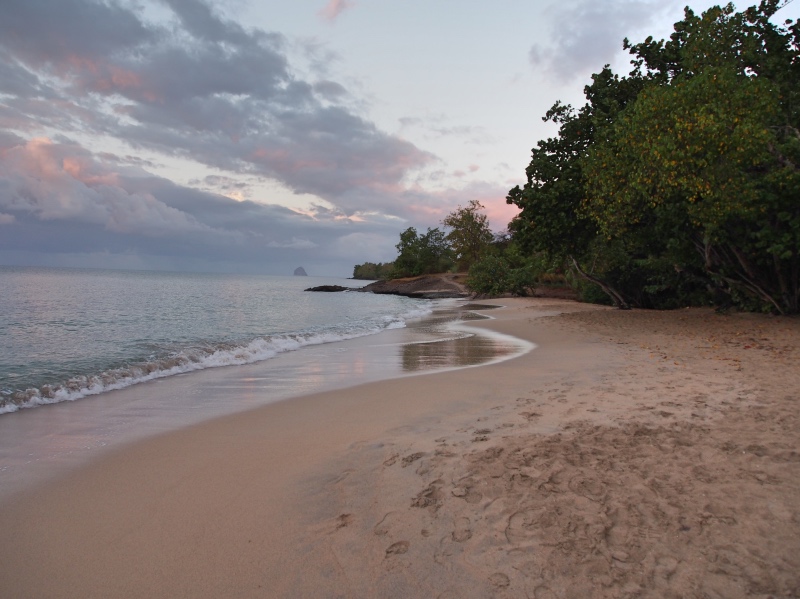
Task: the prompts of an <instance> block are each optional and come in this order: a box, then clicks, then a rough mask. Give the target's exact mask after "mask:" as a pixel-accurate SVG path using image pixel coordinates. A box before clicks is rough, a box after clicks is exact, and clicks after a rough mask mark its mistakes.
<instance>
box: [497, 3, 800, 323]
mask: <svg viewBox="0 0 800 599" xmlns="http://www.w3.org/2000/svg"><path fill="white" fill-rule="evenodd" d="M779 9H780V3H779V0H762V1H761V2H760V4H759V5H758V6H753V7H750V8H748V9H747V10H745V11H742V12H735V10H734V8H733V6H732V5H727V6H725V7H722V8H721V7H712V8H711V9H709V10H708V11H706V12H704V13H703V14H702V15H700V16H698V15H696V14H695V13H693V12H692V11H691V10H689V9H687V10H686V12H685V16H684V19H683V20H682V21H680V22H679V23H676V24H675V31H674V33H673V34H672V36H671V37H670V39H669V40H667V41H663V40H662V41H654V40H653V39H652V38H647V39H646V40H645V41H644V42H643V43H640V44H636V45H631V44H630V43H629V42H628V40H625V42H624V47H625V48H627V49H628V50H629V51H630V53H631V54H632V56H633V60H632V64H633V70H632V71H631V73H630V75H629V76H627V77H618V76H616V75H614V74H613V73H611V71H610V70H609V69H608V67H606V68H605V69H604V70H603V71H602V72H601V73H599V74H596V75H594V76H593V83H592V85H591V86H588V87H587V88H586V89H585V93H586V98H587V104H586V105H585V106H584V107H583V108H581V109H580V110H577V111H575V110H573V109H572V108H570V107H569V106H564V105H561V104H559V103H557V104H556V105H555V106H554V107H553V108H552V109H551V110H550V111H549V112H548V113H547V115H546V116H545V120H550V121H553V122H555V123H557V124H559V131H558V136H557V137H555V138H552V139H548V140H546V141H543V142H539V144H538V146H537V147H536V148H534V150H533V151H532V160H531V163H530V165H529V166H528V169H526V175H527V183H526V184H525V186H524V187H523V188H519V187H515V188H514V189H512V190H511V191H510V192H509V195H508V197H507V201H508V202H509V203H513V204H516V205H518V206H519V207H520V208H521V209H522V211H521V212H520V214H519V215H518V217H517V218H516V219H515V220H514V221H513V222H512V225H511V229H512V231H513V232H514V234H515V236H517V237H518V239H519V241H520V243H522V244H523V245H524V246H525V247H526V248H528V249H529V250H533V251H542V252H545V253H546V254H547V255H548V257H552V258H556V259H558V258H561V259H564V260H566V261H568V262H569V263H571V265H572V267H573V268H574V269H575V271H576V272H578V273H579V274H580V275H581V276H583V277H585V278H586V279H588V280H591V281H593V282H596V283H597V284H599V285H600V286H601V287H602V288H603V289H604V290H605V291H606V293H608V295H609V296H610V297H611V298H612V299H613V300H614V302H615V303H617V304H618V305H620V306H624V305H625V304H626V303H628V302H631V303H633V304H636V305H640V306H655V307H669V306H676V305H682V304H685V303H693V302H697V301H706V300H707V299H708V297H709V294H708V290H709V289H710V290H714V291H715V292H716V291H720V290H721V291H724V292H725V293H727V294H728V295H729V296H730V298H731V300H732V301H734V302H735V303H737V304H738V305H740V306H742V307H748V308H763V307H769V308H771V309H772V310H774V311H776V312H782V313H789V312H797V311H798V301H799V300H800V295H799V294H800V290H799V289H798V278H800V264H799V263H798V260H799V258H798V253H799V250H800V212H798V211H799V210H800V204H799V203H798V202H797V197H798V196H800V169H798V164H800V53H799V52H798V49H799V48H800V26H798V23H792V22H791V21H787V22H786V23H785V24H784V25H775V24H773V23H772V22H771V21H770V19H771V18H772V17H773V16H774V15H775V14H776V12H777V11H778V10H779Z"/></svg>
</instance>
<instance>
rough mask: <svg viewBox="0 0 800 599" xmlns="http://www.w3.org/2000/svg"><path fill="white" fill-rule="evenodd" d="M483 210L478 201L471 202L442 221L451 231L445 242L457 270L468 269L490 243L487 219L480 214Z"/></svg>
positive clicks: (491, 238)
mask: <svg viewBox="0 0 800 599" xmlns="http://www.w3.org/2000/svg"><path fill="white" fill-rule="evenodd" d="M483 208H484V207H483V206H482V205H481V203H480V202H479V201H477V200H471V201H470V202H469V203H468V204H467V205H466V206H465V207H462V206H459V207H458V208H457V209H456V210H454V211H453V212H451V213H450V214H448V215H447V216H446V217H445V218H444V220H442V224H443V225H444V226H445V227H449V228H450V229H451V230H450V232H449V233H448V234H447V241H448V242H449V243H450V247H451V248H452V250H453V253H454V254H455V259H456V264H457V266H458V268H459V269H462V270H465V269H468V268H469V267H470V265H472V264H473V263H475V262H476V261H477V260H478V258H480V256H481V255H482V254H483V253H484V252H485V251H486V249H487V248H488V246H489V244H490V243H492V240H493V235H492V231H491V230H490V229H489V218H488V217H487V216H486V215H485V214H482V213H481V212H480V211H481V210H483Z"/></svg>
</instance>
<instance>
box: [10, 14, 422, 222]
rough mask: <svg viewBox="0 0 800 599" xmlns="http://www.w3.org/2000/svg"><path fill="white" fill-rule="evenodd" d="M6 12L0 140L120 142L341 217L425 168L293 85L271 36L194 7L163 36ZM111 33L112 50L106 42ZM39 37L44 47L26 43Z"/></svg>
mask: <svg viewBox="0 0 800 599" xmlns="http://www.w3.org/2000/svg"><path fill="white" fill-rule="evenodd" d="M7 4H8V5H7V6H5V7H4V19H3V20H2V21H0V52H3V53H4V56H6V57H9V58H8V60H7V62H6V63H5V64H6V65H7V66H8V65H10V66H8V68H9V69H11V70H12V71H13V77H10V78H9V79H8V80H7V81H6V80H2V79H0V92H2V93H5V94H8V96H9V99H8V101H5V102H4V106H0V123H2V124H3V125H4V126H5V128H6V129H10V130H16V131H21V132H32V133H37V132H39V134H41V133H42V132H44V131H45V128H51V129H58V130H60V131H66V132H75V133H77V132H81V133H93V134H97V135H105V136H111V137H114V138H117V139H124V140H125V141H126V142H127V143H129V144H131V145H133V146H134V148H139V149H148V150H151V151H155V152H158V153H161V154H164V155H166V156H174V157H180V158H185V159H188V160H192V161H196V162H199V163H201V164H204V165H206V166H210V167H214V168H218V169H222V170H227V171H232V172H235V173H242V174H252V175H258V176H264V177H269V178H271V179H274V180H276V181H279V182H280V183H282V184H283V185H284V186H287V187H289V188H290V189H292V190H294V191H295V192H297V193H301V194H306V193H307V194H313V195H317V196H319V197H320V198H323V199H324V200H326V201H328V202H330V203H332V204H334V205H337V206H339V207H340V208H341V210H343V211H344V212H345V213H347V214H354V213H355V212H357V211H358V210H361V209H364V208H365V206H354V205H352V203H350V202H349V200H348V198H352V197H353V194H352V193H351V192H353V191H354V190H356V189H368V190H369V189H374V190H381V189H386V188H388V187H391V186H393V185H399V184H400V183H401V181H402V180H403V179H404V178H405V177H406V176H407V174H408V173H409V172H410V171H413V170H415V169H419V168H421V167H423V166H425V165H426V164H428V163H429V162H431V161H432V160H433V157H432V156H431V155H430V154H429V153H427V152H424V151H422V150H420V149H419V148H417V147H416V146H414V145H413V144H412V143H410V142H408V141H405V140H403V139H401V138H399V137H396V136H393V135H390V134H388V133H386V132H384V131H381V130H380V129H379V128H378V127H377V126H376V125H375V124H374V123H373V122H371V121H369V120H368V119H366V118H364V117H363V116H361V115H359V114H357V113H356V112H354V111H353V110H352V109H351V108H349V107H348V106H347V105H346V104H342V103H339V102H340V100H341V101H345V100H347V98H348V94H347V90H346V89H345V87H344V86H343V85H342V84H340V83H338V82H336V81H333V80H331V79H329V78H327V79H322V80H319V81H306V80H305V79H303V78H302V77H301V76H300V75H298V73H297V72H296V70H295V69H294V68H293V67H292V65H291V64H290V61H289V58H288V55H287V50H286V46H287V42H286V39H285V38H284V37H283V36H282V35H280V34H276V33H270V32H265V31H260V30H245V29H244V28H243V27H241V26H240V25H239V24H237V23H234V22H231V21H227V20H224V19H223V18H222V17H220V16H219V15H217V14H216V13H215V12H214V11H213V10H212V8H211V7H210V6H209V5H208V4H207V3H204V2H201V1H199V0H168V1H167V0H165V4H166V6H167V7H168V8H169V9H170V10H171V11H172V20H171V21H168V22H165V23H163V24H161V25H154V24H153V23H152V22H150V21H146V20H145V19H144V18H143V17H142V15H140V14H139V13H137V12H136V11H135V10H134V9H127V8H125V7H124V6H123V5H117V4H114V5H106V4H97V3H94V2H89V1H88V0H60V1H59V2H58V3H57V4H58V11H57V12H58V15H56V16H59V15H63V18H64V27H63V28H62V27H60V26H59V25H58V24H57V23H54V21H53V16H52V15H51V14H50V13H49V12H48V11H49V8H50V4H49V3H47V2H43V1H41V0H33V1H29V0H9V3H7ZM330 6H331V7H334V8H336V7H338V8H337V10H340V11H341V10H343V9H344V8H346V7H347V6H348V5H347V3H339V4H331V5H330ZM5 14H10V15H11V18H10V19H6V18H5ZM75 15H78V16H79V17H80V18H76V17H75ZM101 26H102V27H101ZM115 28H119V30H120V35H119V37H117V36H116V35H112V34H111V33H108V32H110V31H114V30H115ZM100 29H102V30H101V31H100V32H99V34H98V35H97V36H96V39H89V38H93V36H94V35H95V32H97V31H98V30H100ZM19 31H25V32H26V33H25V35H20V34H19ZM40 37H41V38H46V42H44V43H42V44H37V43H32V41H31V40H34V39H37V38H40ZM45 96H46V97H45ZM37 129H38V131H37Z"/></svg>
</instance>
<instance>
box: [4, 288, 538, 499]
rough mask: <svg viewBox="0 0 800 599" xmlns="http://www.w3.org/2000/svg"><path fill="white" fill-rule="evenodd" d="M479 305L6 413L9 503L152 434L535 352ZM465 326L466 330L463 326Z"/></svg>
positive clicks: (446, 305) (438, 309) (442, 307)
mask: <svg viewBox="0 0 800 599" xmlns="http://www.w3.org/2000/svg"><path fill="white" fill-rule="evenodd" d="M471 305H472V304H470V305H467V306H464V305H462V304H460V303H459V304H456V303H452V302H440V303H439V304H438V305H437V306H435V307H434V309H433V311H432V312H431V313H430V314H427V315H425V316H422V317H418V318H415V319H413V320H410V321H409V322H408V326H405V327H400V328H387V329H384V330H382V331H380V332H378V333H375V334H370V335H363V336H358V337H354V338H351V339H342V340H338V341H334V342H329V343H322V344H317V345H309V346H305V347H301V348H299V349H297V350H294V351H289V352H284V353H282V354H279V355H276V356H273V357H272V358H269V359H267V360H262V361H259V362H254V363H251V364H240V365H232V366H225V367H222V368H207V369H201V370H198V371H193V372H187V373H182V374H178V375H173V376H170V377H162V378H157V379H155V380H152V381H146V382H143V383H139V384H136V385H131V386H129V387H126V388H123V389H117V390H109V391H106V392H104V393H100V394H98V395H95V396H89V397H85V398H80V399H78V400H77V401H69V402H59V403H55V404H48V405H43V406H39V407H36V408H32V409H24V410H19V411H17V412H16V413H11V414H4V415H0V439H2V441H3V442H2V444H0V503H1V502H2V501H3V500H4V499H5V498H6V497H8V496H11V495H13V494H14V493H16V492H18V491H22V490H25V489H26V488H33V487H35V486H36V485H37V484H41V483H42V482H46V481H47V479H48V478H49V477H52V476H60V475H61V474H62V473H63V472H69V471H70V470H72V469H74V468H76V467H80V466H81V465H83V464H85V463H88V462H90V461H91V460H93V459H95V458H96V457H98V455H102V454H103V453H105V452H107V451H112V450H115V449H118V448H120V447H122V446H124V445H126V444H129V443H132V442H137V441H141V440H142V439H145V438H147V437H149V436H154V435H158V434H164V433H168V432H170V431H174V430H179V429H181V428H185V427H188V426H192V425H194V424H198V423H200V422H203V421H207V420H212V419H214V418H218V417H220V416H224V415H227V414H233V413H237V412H243V411H247V410H251V409H253V408H255V407H258V406H261V405H267V404H270V403H274V402H276V401H286V400H291V399H294V398H297V397H300V396H303V395H309V394H311V393H319V392H324V391H331V390H334V389H342V388H347V387H351V386H357V385H359V384H363V383H366V382H370V381H381V380H389V379H392V378H397V377H402V376H413V375H416V374H423V373H426V372H428V371H431V370H447V369H451V368H455V369H457V368H463V367H469V365H471V364H473V363H482V362H491V361H493V360H496V359H500V360H502V359H508V357H509V356H511V355H514V354H515V353H518V352H519V351H526V350H525V349H524V345H525V344H524V343H523V342H521V341H519V342H518V340H516V339H508V338H495V337H492V336H491V335H489V334H486V333H482V332H481V331H480V329H478V330H475V329H469V328H468V325H469V322H470V321H471V320H473V318H472V317H471V316H470V313H472V312H473V311H472V310H471V309H470V307H469V306H471ZM485 318H490V317H489V316H486V317H485ZM464 326H466V327H467V329H468V331H469V332H467V333H466V336H464V335H465V333H463V332H462V333H459V332H458V331H459V330H462V327H464ZM476 333H480V336H476Z"/></svg>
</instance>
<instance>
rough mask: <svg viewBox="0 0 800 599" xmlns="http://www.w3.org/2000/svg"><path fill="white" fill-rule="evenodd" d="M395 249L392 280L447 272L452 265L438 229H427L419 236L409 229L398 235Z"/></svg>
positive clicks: (443, 236) (448, 249)
mask: <svg viewBox="0 0 800 599" xmlns="http://www.w3.org/2000/svg"><path fill="white" fill-rule="evenodd" d="M396 247H397V251H398V256H397V259H396V260H395V261H394V268H393V271H392V277H393V278H399V277H415V276H419V275H425V274H432V273H439V272H447V271H448V270H450V268H451V267H452V265H453V258H452V251H451V250H450V246H449V244H448V242H447V239H446V237H445V234H444V233H443V232H442V231H441V230H439V229H438V228H436V229H431V228H428V230H427V232H426V233H425V234H424V235H419V234H417V230H416V229H415V228H414V227H409V228H408V229H406V230H405V231H403V232H402V233H400V242H399V243H398V244H397V246H396Z"/></svg>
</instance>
